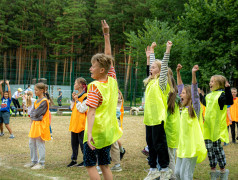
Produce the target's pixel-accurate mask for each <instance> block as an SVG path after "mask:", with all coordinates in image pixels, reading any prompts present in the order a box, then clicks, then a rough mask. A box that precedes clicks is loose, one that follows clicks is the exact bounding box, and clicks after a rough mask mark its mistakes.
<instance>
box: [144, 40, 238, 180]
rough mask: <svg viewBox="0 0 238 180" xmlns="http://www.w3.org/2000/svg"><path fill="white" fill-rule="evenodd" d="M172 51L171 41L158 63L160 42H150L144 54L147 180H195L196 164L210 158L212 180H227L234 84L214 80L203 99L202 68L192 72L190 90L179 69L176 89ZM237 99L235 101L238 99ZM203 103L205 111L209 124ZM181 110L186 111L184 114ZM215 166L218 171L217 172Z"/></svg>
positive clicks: (220, 77)
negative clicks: (228, 119) (198, 75)
mask: <svg viewBox="0 0 238 180" xmlns="http://www.w3.org/2000/svg"><path fill="white" fill-rule="evenodd" d="M171 46H172V42H170V41H168V43H167V48H166V52H165V54H164V58H163V60H162V61H160V60H155V56H154V48H155V47H156V43H152V45H151V46H148V47H147V49H146V55H147V74H148V75H149V76H148V78H147V79H145V80H144V83H145V86H146V92H145V111H144V124H145V125H146V141H147V145H148V151H149V165H150V171H149V173H148V175H147V177H146V178H145V180H151V179H156V178H158V177H160V179H163V180H164V179H182V180H185V179H189V180H190V179H193V172H194V169H195V166H196V163H201V162H202V161H203V160H205V158H206V155H207V154H208V158H209V161H210V167H211V172H210V175H211V179H212V180H215V179H217V178H218V177H219V176H220V178H221V179H228V174H229V171H228V169H225V166H226V158H225V153H224V150H223V148H222V145H221V142H226V143H228V142H229V135H228V132H227V128H226V127H227V126H226V116H227V105H232V104H233V98H232V94H231V90H230V85H229V83H228V82H227V80H226V78H225V77H224V76H221V75H214V76H212V77H211V80H210V83H209V86H210V90H211V93H209V94H208V95H207V96H206V97H204V96H202V94H199V93H198V84H197V80H196V72H197V71H198V70H199V67H198V65H195V66H194V67H193V68H192V85H184V84H183V82H182V78H181V75H180V70H181V69H182V66H181V65H180V64H178V66H177V69H176V71H177V85H176V83H175V80H174V78H173V73H172V71H171V69H170V68H169V67H168V60H169V53H170V48H171ZM233 91H235V89H233ZM233 94H234V95H233V97H234V100H235V96H236V94H235V92H233ZM234 102H235V101H234ZM200 103H202V104H203V105H204V106H205V107H206V111H205V117H204V120H205V121H203V115H202V109H201V107H200ZM235 103H236V102H235ZM235 106H237V105H235ZM179 107H181V108H182V111H181V113H180V112H179ZM233 107H234V106H233ZM214 112H216V113H214ZM233 112H234V113H232V114H233V115H232V116H233V117H234V116H235V117H236V116H237V114H236V113H237V111H236V112H235V111H233ZM234 119H236V118H234ZM233 136H234V135H233ZM204 142H205V143H204ZM175 149H177V159H176V163H175ZM143 153H145V150H143ZM217 162H218V163H219V166H220V171H218V170H216V165H217ZM158 164H159V168H158Z"/></svg>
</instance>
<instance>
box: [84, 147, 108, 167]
mask: <svg viewBox="0 0 238 180" xmlns="http://www.w3.org/2000/svg"><path fill="white" fill-rule="evenodd" d="M110 150H111V145H110V146H107V147H104V148H102V149H95V150H92V149H90V147H89V146H88V144H87V143H84V145H83V162H84V166H96V164H97V162H98V165H99V166H101V165H108V164H111V156H110Z"/></svg>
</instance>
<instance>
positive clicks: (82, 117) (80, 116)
mask: <svg viewBox="0 0 238 180" xmlns="http://www.w3.org/2000/svg"><path fill="white" fill-rule="evenodd" d="M86 96H87V93H84V94H83V95H82V96H81V97H80V98H78V101H79V102H81V103H82V102H83V100H84V98H85V97H86ZM87 112H88V110H87V111H86V112H85V113H80V112H79V111H78V110H77V108H76V102H75V103H74V106H73V109H72V115H71V119H70V124H69V131H71V132H74V133H80V132H82V131H84V129H85V123H86V117H87Z"/></svg>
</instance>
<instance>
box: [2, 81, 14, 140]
mask: <svg viewBox="0 0 238 180" xmlns="http://www.w3.org/2000/svg"><path fill="white" fill-rule="evenodd" d="M3 82H4V81H0V94H1V100H2V104H1V108H0V129H1V134H0V136H3V135H4V133H3V123H4V124H5V126H6V128H7V130H8V131H9V133H10V137H9V138H11V139H13V138H14V135H13V134H12V130H11V128H10V126H9V121H10V104H11V102H12V98H11V89H10V85H9V81H6V84H7V87H8V91H5V92H3V91H2V84H3Z"/></svg>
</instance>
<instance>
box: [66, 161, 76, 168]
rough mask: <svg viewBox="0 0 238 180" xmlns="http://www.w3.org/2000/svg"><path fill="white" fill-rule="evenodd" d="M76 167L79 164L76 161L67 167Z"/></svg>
mask: <svg viewBox="0 0 238 180" xmlns="http://www.w3.org/2000/svg"><path fill="white" fill-rule="evenodd" d="M74 166H77V162H76V161H71V163H69V164H68V165H67V167H74Z"/></svg>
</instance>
